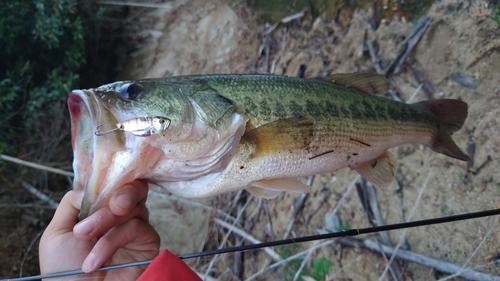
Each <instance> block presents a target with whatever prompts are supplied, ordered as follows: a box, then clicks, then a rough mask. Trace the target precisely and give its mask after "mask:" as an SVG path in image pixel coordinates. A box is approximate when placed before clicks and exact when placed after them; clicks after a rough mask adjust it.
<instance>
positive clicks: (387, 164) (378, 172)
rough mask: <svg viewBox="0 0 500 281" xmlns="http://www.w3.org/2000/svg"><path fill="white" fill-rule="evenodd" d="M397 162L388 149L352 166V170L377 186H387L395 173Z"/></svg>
mask: <svg viewBox="0 0 500 281" xmlns="http://www.w3.org/2000/svg"><path fill="white" fill-rule="evenodd" d="M397 165H398V162H397V161H396V158H395V157H394V155H392V153H390V152H389V151H386V152H384V154H382V155H380V156H379V157H377V158H375V159H373V160H370V161H368V162H366V163H363V164H361V165H358V166H356V167H354V170H355V171H356V172H358V173H359V174H360V175H361V176H363V177H364V178H365V179H367V180H368V181H369V182H371V183H373V184H374V185H375V186H377V187H381V188H385V187H388V186H389V185H390V184H391V183H392V181H393V179H394V175H395V174H396V168H397Z"/></svg>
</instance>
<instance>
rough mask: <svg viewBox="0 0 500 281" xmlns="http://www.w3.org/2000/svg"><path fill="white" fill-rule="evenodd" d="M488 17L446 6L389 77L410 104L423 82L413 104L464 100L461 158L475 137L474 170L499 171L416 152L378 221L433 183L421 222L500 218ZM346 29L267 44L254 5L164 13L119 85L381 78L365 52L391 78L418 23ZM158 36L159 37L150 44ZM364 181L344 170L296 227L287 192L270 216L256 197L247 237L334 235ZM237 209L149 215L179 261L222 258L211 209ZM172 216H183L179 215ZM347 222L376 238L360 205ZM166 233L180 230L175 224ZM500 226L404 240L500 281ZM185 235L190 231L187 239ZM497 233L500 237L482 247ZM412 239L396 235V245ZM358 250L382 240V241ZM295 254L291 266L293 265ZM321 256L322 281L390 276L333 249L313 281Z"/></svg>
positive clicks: (326, 183) (272, 203)
mask: <svg viewBox="0 0 500 281" xmlns="http://www.w3.org/2000/svg"><path fill="white" fill-rule="evenodd" d="M490 14H491V9H489V8H487V2H484V1H473V2H470V3H469V2H457V1H442V2H441V3H436V4H434V5H433V6H432V7H431V8H430V10H429V11H428V13H427V15H428V16H429V17H430V18H432V22H431V23H430V25H429V27H428V29H427V30H426V32H425V33H424V35H423V37H422V39H421V40H420V42H419V43H418V45H417V46H416V48H415V50H414V51H413V52H412V53H411V54H410V56H409V57H408V59H407V60H406V62H405V63H404V64H403V66H402V68H401V71H400V72H399V73H397V74H392V75H390V79H391V80H392V81H393V83H394V84H393V86H394V88H395V89H396V91H397V92H398V93H399V95H400V96H401V98H402V99H403V100H408V99H409V97H410V96H411V95H412V94H413V93H414V92H415V90H416V88H417V87H418V85H419V84H420V83H424V87H423V89H422V91H420V93H419V94H417V96H416V98H415V100H414V102H415V101H419V100H426V99H428V98H431V97H432V98H440V97H443V98H459V99H462V100H464V101H465V102H467V103H468V104H469V117H468V118H467V121H466V123H465V125H464V127H463V129H462V130H460V131H458V132H457V133H456V134H455V135H454V139H455V140H456V142H457V144H458V145H459V146H460V147H461V148H463V149H465V148H466V147H468V141H469V138H470V139H471V141H473V142H474V143H475V145H476V146H475V147H476V149H475V155H474V164H473V166H472V167H473V168H478V167H479V166H481V164H482V163H484V162H485V161H486V159H487V157H488V156H490V157H491V159H492V161H490V162H487V164H486V165H485V166H484V167H483V168H482V169H480V170H479V171H477V173H472V172H468V173H467V172H466V167H465V164H464V163H463V162H460V161H457V160H453V159H450V158H448V157H446V156H443V155H438V154H436V153H434V152H433V151H431V150H430V149H428V148H425V147H423V146H415V145H405V146H402V147H399V148H395V149H393V153H395V154H396V155H397V159H398V162H399V163H400V167H399V169H398V174H397V176H396V179H397V180H396V181H395V182H394V183H393V184H392V185H391V186H390V187H389V188H387V189H384V190H377V198H378V203H379V205H380V211H381V214H382V217H383V220H384V221H385V223H386V224H392V223H400V222H405V221H407V220H408V218H409V215H410V213H411V210H412V208H413V207H414V205H415V203H416V202H417V197H418V194H419V192H420V191H421V189H422V187H423V185H424V183H425V181H426V180H427V181H428V183H427V186H426V189H425V191H423V193H422V195H421V199H420V200H419V201H418V206H417V207H416V209H415V211H414V214H413V216H412V217H411V220H421V219H426V218H434V217H442V216H447V215H455V214H462V213H469V212H475V211H481V210H487V209H494V208H497V207H499V206H500V196H499V195H500V191H499V189H498V188H500V174H499V173H498V172H497V167H498V159H499V156H500V155H499V149H498V147H499V126H498V123H497V116H498V114H499V105H500V104H499V103H500V99H499V96H498V94H499V90H500V86H499V85H498V83H496V81H498V79H499V78H500V76H499V71H498V69H500V68H499V67H500V56H499V46H500V45H499V44H500V33H499V32H498V29H497V25H496V23H495V22H494V21H492V20H491V19H490V18H489V15H490ZM152 16H154V17H152ZM345 17H347V19H344V20H342V19H341V20H337V21H336V20H335V19H333V18H332V19H327V18H323V17H318V18H315V19H312V18H311V17H310V15H307V14H306V15H305V16H304V17H302V18H300V19H298V20H296V21H293V22H291V23H289V24H280V25H278V26H277V27H276V28H275V29H274V30H273V31H272V32H271V33H269V34H268V35H264V30H265V27H264V26H263V24H259V23H257V22H256V21H255V19H254V18H252V16H251V13H249V10H248V9H247V8H245V7H244V6H234V7H229V6H227V5H224V4H221V3H219V2H217V1H208V2H207V3H202V2H197V1H187V2H184V3H182V4H179V6H177V8H175V9H172V10H169V11H167V12H161V11H158V10H156V11H154V12H152V13H151V14H148V16H147V17H144V19H147V22H144V21H142V22H141V24H139V25H138V26H139V27H140V28H141V29H146V30H154V32H153V31H151V35H149V36H143V37H141V40H140V42H141V43H140V44H139V47H138V51H136V52H134V53H132V54H131V56H130V57H129V58H130V59H129V60H128V61H127V63H126V67H125V68H124V69H125V70H126V71H124V72H123V73H122V77H123V78H144V77H161V76H165V75H167V76H168V75H185V74H197V73H207V74H208V73H248V72H255V71H256V72H261V73H267V72H269V73H273V74H280V75H291V76H295V75H296V74H297V73H298V72H299V69H300V68H301V67H302V68H303V67H305V72H304V76H305V77H315V76H322V75H326V74H329V73H346V72H354V71H361V72H373V71H374V65H373V62H372V60H371V58H370V55H369V52H368V50H367V48H366V44H365V43H366V42H371V41H372V40H375V41H376V42H377V44H378V52H377V56H378V58H379V61H380V64H381V65H382V66H383V67H385V66H386V65H387V64H388V63H389V62H390V61H391V60H392V59H394V58H395V57H396V55H397V54H398V52H399V50H400V49H401V47H402V44H401V43H402V41H403V40H404V39H405V38H406V36H407V35H408V34H409V33H410V32H411V31H412V29H413V28H414V26H415V23H416V22H413V23H407V22H405V20H404V19H402V18H392V19H391V20H390V21H386V22H382V23H381V24H380V26H379V27H378V28H377V29H376V30H373V28H372V27H371V24H370V23H371V21H370V20H371V18H372V11H371V10H370V9H368V10H357V11H355V12H354V13H352V14H351V15H350V16H345V15H344V18H345ZM145 21H146V20H145ZM186 22H188V23H186ZM153 33H155V34H157V35H156V36H153V35H152V34H153ZM135 46H136V47H137V45H135ZM266 52H267V53H266ZM266 54H267V56H266ZM455 72H459V73H461V74H464V75H467V76H470V77H471V78H473V79H474V80H475V83H476V85H477V87H476V88H475V89H472V88H469V87H466V86H464V85H462V84H459V83H457V82H455V81H453V79H451V76H452V74H453V73H455ZM431 170H432V172H431ZM355 177H356V174H355V172H352V171H349V170H347V169H344V170H341V171H338V172H337V173H335V174H334V175H321V176H318V177H316V178H315V180H314V183H313V189H312V191H311V194H310V195H309V196H308V197H307V199H306V201H305V203H304V206H303V208H302V209H301V211H300V212H298V215H297V217H296V218H295V219H294V218H293V217H292V216H293V213H294V208H293V206H294V202H295V200H296V198H297V194H293V193H284V194H282V195H281V196H279V197H278V198H276V199H274V200H268V201H267V209H268V212H266V208H264V205H266V203H264V202H260V201H258V200H256V199H255V198H253V197H249V198H250V199H248V200H249V204H248V206H247V207H246V209H245V210H246V211H245V213H244V217H246V220H245V221H244V222H241V223H238V224H239V225H241V226H242V227H244V228H246V231H247V232H248V233H249V234H251V235H252V236H254V237H255V238H257V239H258V240H260V241H269V240H273V239H275V238H276V239H277V238H281V237H283V235H284V233H285V231H286V229H287V226H288V224H289V222H290V221H291V220H292V221H293V222H294V223H293V227H292V232H291V235H293V236H295V237H300V236H306V235H312V234H316V233H318V230H320V229H324V227H325V217H326V216H325V214H328V213H329V212H331V211H332V210H333V209H334V208H335V206H337V204H338V202H339V200H340V198H341V197H342V196H343V195H344V193H345V192H346V190H347V188H348V186H349V185H350V183H351V182H352V181H353V179H354V178H355ZM235 196H237V195H234V194H232V195H227V196H221V197H220V198H212V199H209V200H205V201H204V202H201V203H200V202H190V203H179V202H178V201H171V200H173V199H171V198H170V199H165V198H162V199H160V200H157V199H155V198H156V197H157V196H152V198H151V199H150V207H151V209H152V212H153V220H154V221H155V222H156V225H158V229H160V228H161V229H162V232H163V235H162V237H163V238H164V240H163V241H164V243H163V246H166V247H168V248H170V249H171V250H173V251H174V252H176V253H187V252H194V251H198V250H200V249H202V248H203V247H205V249H213V248H215V247H219V246H220V243H221V241H223V238H224V235H225V234H226V232H227V230H226V229H224V228H222V227H221V226H219V225H218V224H217V223H216V218H220V219H223V217H221V216H220V215H218V214H217V213H215V212H214V211H213V209H212V211H210V208H218V209H219V210H224V211H226V212H228V213H230V214H232V215H233V216H236V213H237V212H236V206H238V204H237V203H236V200H235V199H234V198H235ZM165 202H169V203H165ZM243 202H247V201H246V200H244V201H243ZM174 203H175V204H174ZM159 205H160V207H158V206H159ZM172 205H175V206H176V207H175V208H174V209H177V211H175V210H172V208H171V207H169V206H172ZM200 205H205V206H209V207H208V208H207V207H200ZM161 206H163V207H161ZM240 206H241V205H240ZM167 214H170V215H167ZM172 218H173V219H172ZM337 218H338V219H339V220H340V221H341V222H342V223H343V225H344V226H346V225H347V226H348V227H351V228H364V227H369V226H372V224H370V222H368V220H367V216H366V213H365V211H364V210H363V207H362V204H361V202H360V200H359V198H358V196H357V195H356V194H355V193H351V194H349V195H348V196H347V200H346V201H345V202H344V203H343V204H342V205H341V206H340V208H339V211H338V213H337ZM168 220H172V222H171V223H169V224H168V225H167V224H166V221H168ZM497 221H498V218H496V217H492V218H483V219H475V220H470V221H460V222H454V223H448V224H442V225H433V226H425V227H418V228H413V229H408V230H407V231H406V234H405V238H404V239H403V241H404V242H405V243H404V249H407V250H411V251H413V252H415V253H420V254H424V255H426V256H429V257H433V258H437V259H442V260H447V261H450V262H453V263H456V264H458V265H463V264H464V263H465V262H466V261H467V260H468V259H469V258H470V261H468V263H467V266H469V267H476V266H480V269H478V270H480V271H483V272H489V273H492V274H500V268H498V266H497V265H495V264H493V263H492V262H491V261H492V260H493V257H494V256H495V255H497V253H498V252H500V248H499V246H498V242H499V239H500V236H499V235H498V226H496V222H497ZM327 224H328V223H327ZM180 225H182V229H181V230H179V229H177V228H178V226H180ZM490 228H493V232H492V233H491V235H490V236H488V237H486V238H485V235H486V233H487V232H488V230H490ZM173 229H177V230H175V231H174V230H173ZM182 233H190V235H188V236H186V235H182ZM402 233H403V231H392V232H390V233H389V235H390V237H391V238H392V242H393V243H394V244H397V242H398V240H399V239H400V237H401V235H402ZM176 236H177V237H176ZM273 236H274V237H275V238H273ZM360 238H361V239H365V238H369V239H375V240H376V239H377V238H378V236H377V235H368V236H366V237H360ZM204 243H205V244H204ZM235 243H237V241H236V239H234V238H230V239H229V242H228V245H227V246H233V245H235ZM480 243H482V245H481V246H480V247H479V244H480ZM203 245H204V246H203ZM312 245H313V243H312V242H311V243H304V244H300V245H299V246H297V247H295V246H294V247H291V248H290V247H289V248H286V247H284V248H277V249H275V250H276V251H277V252H278V253H280V254H282V256H284V257H286V256H289V255H292V254H295V253H297V252H299V251H301V250H305V249H308V248H309V247H311V246H312ZM292 248H293V249H292ZM291 249H292V250H293V251H292V252H293V253H288V252H289V251H291ZM476 249H477V252H475V251H476ZM321 257H325V258H326V259H328V260H330V261H332V262H333V263H334V265H333V266H331V267H330V268H329V271H328V273H327V274H326V275H325V277H324V280H377V279H378V278H379V277H380V276H381V275H382V272H383V270H384V268H385V265H386V264H387V262H386V261H385V260H384V258H383V257H381V256H380V255H378V254H375V253H373V252H370V251H368V250H365V249H361V248H354V249H353V248H349V247H345V246H342V245H340V244H331V245H329V246H325V247H322V248H320V249H319V250H315V251H313V252H312V255H311V256H310V257H309V261H308V262H306V267H305V270H306V271H307V272H309V273H311V271H312V264H313V262H314V261H315V260H319V259H320V258H321ZM238 258H239V257H236V256H233V255H227V256H223V257H222V258H219V259H218V260H217V262H215V265H214V267H213V268H212V269H211V270H210V271H209V272H210V275H211V276H213V277H218V278H219V279H220V280H231V279H235V280H236V279H238V277H237V276H235V275H234V274H237V275H239V273H238V270H235V269H234V268H232V266H233V265H234V263H235V260H236V259H238ZM209 261H210V258H202V259H201V260H196V261H189V262H190V264H191V265H192V266H193V267H194V268H196V270H197V271H199V272H201V273H204V272H205V271H207V263H209ZM270 263H272V259H271V258H270V257H269V256H268V255H267V254H266V253H264V252H263V251H254V252H246V253H245V254H244V259H243V264H244V270H243V273H242V275H243V276H244V277H245V278H247V277H249V276H251V275H252V274H254V273H256V272H258V271H259V270H262V269H263V268H265V267H267V266H269V264H270ZM299 264H300V263H299ZM399 264H400V266H401V268H402V272H403V279H404V280H437V279H439V278H442V277H445V276H447V275H446V274H444V273H440V272H436V271H435V270H432V269H429V268H427V267H424V266H421V265H418V264H415V263H405V262H399ZM298 268H299V266H298V264H297V263H295V264H288V265H286V266H284V267H283V268H281V270H277V271H276V270H274V271H273V270H270V271H269V272H267V273H265V274H263V275H261V276H260V277H258V279H259V280H286V279H291V278H293V274H292V275H290V274H288V273H287V272H288V271H293V273H294V272H296V271H297V270H298ZM284 272H285V273H284ZM309 275H311V274H309ZM306 278H307V277H306ZM455 279H459V278H455Z"/></svg>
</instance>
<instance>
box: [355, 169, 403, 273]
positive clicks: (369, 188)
mask: <svg viewBox="0 0 500 281" xmlns="http://www.w3.org/2000/svg"><path fill="white" fill-rule="evenodd" d="M363 185H364V190H365V194H366V195H367V196H366V197H367V199H368V205H369V207H370V210H371V212H372V214H373V216H374V218H375V221H376V222H377V226H384V225H385V223H384V219H383V218H382V214H380V208H379V206H378V201H377V195H376V193H375V187H374V186H373V184H371V183H370V182H368V181H366V180H365V179H364V180H363ZM379 235H380V239H381V240H382V243H383V244H385V245H388V246H392V242H391V238H390V237H389V233H387V231H381V232H379ZM384 259H387V257H386V256H385V255H384ZM389 264H390V266H389V267H390V271H391V277H392V280H402V278H403V272H402V270H401V267H400V266H399V264H398V263H389ZM389 279H390V278H389ZM390 280H391V279H390Z"/></svg>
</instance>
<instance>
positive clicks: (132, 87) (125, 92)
mask: <svg viewBox="0 0 500 281" xmlns="http://www.w3.org/2000/svg"><path fill="white" fill-rule="evenodd" d="M141 93H142V86H141V85H139V84H136V83H127V84H125V85H123V86H121V87H120V89H119V94H120V97H121V98H122V99H124V100H134V99H136V98H137V97H138V96H139V95H140V94H141Z"/></svg>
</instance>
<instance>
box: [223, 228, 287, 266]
mask: <svg viewBox="0 0 500 281" xmlns="http://www.w3.org/2000/svg"><path fill="white" fill-rule="evenodd" d="M214 222H215V223H217V224H218V225H220V226H222V227H224V228H226V229H231V230H232V231H233V233H235V234H237V235H239V236H241V237H243V238H245V239H246V240H247V241H249V242H250V243H252V244H259V243H262V242H261V241H259V240H257V238H255V237H253V236H252V235H250V234H248V233H246V232H245V231H243V230H242V229H239V228H237V227H235V226H232V225H230V224H228V223H227V222H225V221H223V220H221V219H218V218H214ZM264 251H265V252H266V254H268V255H269V256H270V257H271V258H272V259H273V260H275V261H281V260H282V258H281V256H280V255H278V253H276V252H275V251H274V250H272V249H271V248H264Z"/></svg>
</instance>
